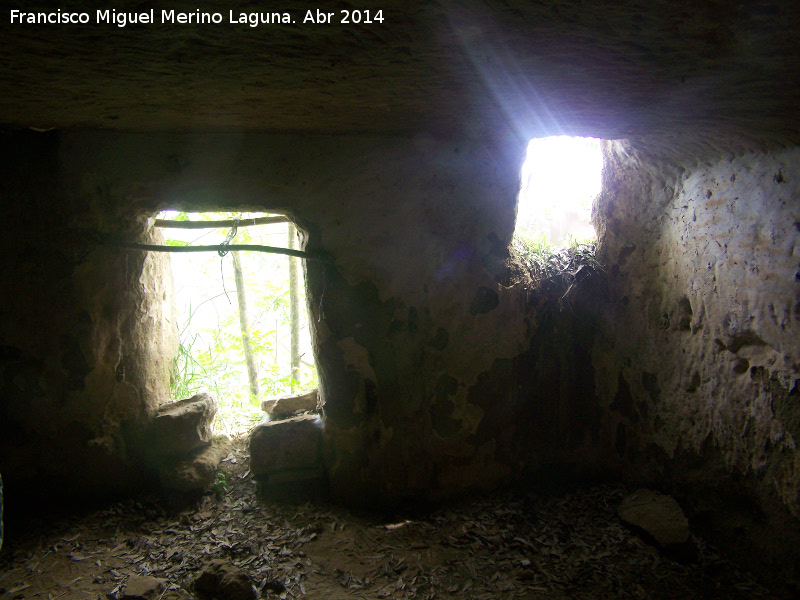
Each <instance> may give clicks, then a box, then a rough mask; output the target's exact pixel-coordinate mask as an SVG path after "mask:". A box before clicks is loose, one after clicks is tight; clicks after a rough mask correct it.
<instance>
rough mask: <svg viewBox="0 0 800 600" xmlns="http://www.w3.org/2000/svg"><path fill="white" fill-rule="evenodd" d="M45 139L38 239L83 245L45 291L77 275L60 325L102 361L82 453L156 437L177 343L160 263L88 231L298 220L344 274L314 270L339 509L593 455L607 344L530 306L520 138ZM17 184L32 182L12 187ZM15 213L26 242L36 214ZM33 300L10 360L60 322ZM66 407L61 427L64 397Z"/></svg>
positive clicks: (538, 294)
mask: <svg viewBox="0 0 800 600" xmlns="http://www.w3.org/2000/svg"><path fill="white" fill-rule="evenodd" d="M34 137H35V136H34ZM45 137H47V136H45ZM35 139H37V140H39V142H38V143H40V144H41V146H42V147H41V148H39V149H38V151H39V152H40V153H50V157H51V161H52V164H51V166H50V169H49V171H48V172H49V173H51V174H52V175H53V177H52V181H51V182H50V184H49V185H50V186H51V187H52V189H53V194H52V198H48V200H47V202H46V203H45V206H50V205H52V204H55V203H56V202H58V203H59V204H58V206H60V208H58V209H57V210H59V211H60V214H59V216H58V218H57V219H56V221H57V222H55V223H51V224H49V225H47V226H46V227H42V228H41V231H40V233H37V234H36V236H35V237H34V238H31V239H33V240H35V242H34V245H35V246H37V247H42V248H49V247H50V245H51V244H50V242H49V241H48V240H51V239H57V238H59V237H62V238H63V237H64V236H65V235H67V233H69V235H70V236H72V237H71V238H70V239H71V240H72V241H70V242H69V246H68V247H69V248H70V252H73V253H75V252H77V253H78V254H80V252H79V250H80V251H82V252H83V254H80V258H79V259H78V258H76V259H74V262H73V263H70V264H69V265H68V266H67V267H65V268H64V269H63V270H62V273H63V275H57V274H56V273H48V274H47V276H46V277H44V278H43V279H42V280H41V284H39V285H41V286H42V287H43V288H45V289H47V288H48V287H49V286H51V285H53V283H54V281H55V280H57V279H58V277H62V278H64V279H65V281H67V282H68V283H69V285H71V286H72V288H70V291H69V294H67V295H66V296H65V298H68V299H69V302H70V306H69V307H68V308H64V309H58V310H57V311H55V312H54V313H53V314H52V315H50V316H51V317H52V318H55V319H56V320H57V322H58V326H59V327H61V328H67V327H74V326H77V325H75V324H76V323H85V333H84V334H83V335H84V336H85V337H86V338H87V339H88V340H89V341H88V342H85V343H86V344H88V345H87V347H86V350H83V351H82V352H81V354H77V353H72V354H71V356H73V357H76V358H79V357H80V356H83V357H84V362H85V366H83V371H81V373H79V374H78V375H76V376H75V377H74V379H75V380H76V381H79V382H80V383H81V384H82V385H84V386H85V390H83V391H82V392H81V394H79V395H78V396H76V397H75V400H74V401H73V403H72V406H74V410H75V411H77V413H76V414H77V415H78V416H76V417H75V418H76V419H77V422H79V423H80V425H81V426H82V427H84V428H85V429H86V430H87V434H86V436H85V437H86V438H87V440H86V441H85V442H82V443H83V444H84V445H86V443H88V441H89V440H93V442H92V443H93V444H103V445H105V446H109V445H110V446H111V447H112V450H111V454H112V455H113V456H117V457H118V456H121V455H123V454H124V452H123V447H124V442H125V436H124V428H123V427H122V426H121V425H122V424H123V423H124V422H132V423H134V424H135V423H136V422H137V421H141V419H142V418H143V415H144V414H146V413H147V412H148V411H150V410H152V409H153V408H154V406H155V405H156V404H157V403H158V402H159V401H160V399H161V398H163V397H166V396H165V393H166V392H165V388H164V387H163V386H164V385H165V384H164V380H165V373H166V367H167V362H168V361H167V357H168V356H169V352H166V350H168V349H169V344H170V343H172V342H171V341H170V340H168V339H167V334H166V332H167V330H168V323H169V320H168V314H167V309H166V307H167V305H168V295H169V286H168V283H167V281H166V278H165V277H163V276H162V275H159V273H162V271H160V269H162V266H163V260H164V259H163V257H162V256H161V255H157V254H151V255H147V257H146V258H145V257H144V255H142V254H141V253H139V252H130V251H121V250H118V249H115V248H113V247H109V246H103V245H92V244H91V243H90V242H91V240H92V236H93V235H95V234H97V233H98V232H99V233H101V234H104V235H106V234H109V233H111V234H114V235H116V236H117V237H119V238H122V239H126V240H128V241H142V240H144V241H146V240H147V239H148V236H151V235H154V234H152V233H151V232H149V230H148V224H149V223H150V222H149V221H148V220H147V219H148V217H150V216H152V215H153V214H154V213H155V212H156V211H157V210H159V209H162V208H165V207H173V208H183V209H189V210H208V209H222V208H245V207H250V208H260V209H263V210H282V211H284V212H287V213H289V214H290V215H291V216H292V217H293V218H294V219H295V220H296V222H297V223H298V224H299V225H300V227H301V228H303V229H304V231H305V234H306V238H307V242H306V249H307V250H308V251H310V252H316V253H320V254H321V255H324V256H325V257H326V258H327V260H328V262H327V263H326V264H325V265H324V266H323V265H322V264H321V263H319V262H311V261H309V262H307V263H306V269H307V281H308V285H309V294H308V298H309V310H310V312H311V316H312V319H311V321H312V325H313V329H314V331H313V339H314V344H315V351H316V358H317V362H318V365H319V368H320V376H321V388H320V393H321V399H322V401H323V403H324V419H323V421H324V429H323V458H324V460H325V464H326V467H327V473H328V476H329V479H330V483H331V489H332V491H333V494H334V496H335V497H337V498H339V499H340V500H344V501H347V502H351V503H370V502H383V503H397V502H402V501H404V500H409V501H415V500H418V499H431V498H442V497H447V496H452V495H454V494H458V493H463V492H465V491H466V490H471V489H490V488H492V487H495V486H497V485H498V484H500V483H502V482H506V481H509V480H511V479H512V478H513V477H515V476H518V475H519V474H520V473H523V472H527V471H532V470H534V469H536V468H537V467H539V466H541V465H542V464H552V463H553V462H563V461H567V462H571V463H575V464H577V463H580V462H582V461H583V460H584V459H586V457H590V456H593V454H592V452H591V451H590V447H591V444H592V438H593V436H595V437H596V435H597V423H598V418H599V413H597V411H596V410H594V408H593V407H594V405H595V402H594V392H593V380H592V375H591V372H590V371H589V372H587V371H585V370H584V369H583V364H586V363H588V359H589V348H590V347H591V340H592V339H593V336H594V331H595V329H596V328H595V326H594V324H593V323H592V322H591V319H590V318H589V317H588V312H587V311H586V307H585V306H583V305H581V303H578V306H576V307H574V312H570V313H567V312H560V311H559V310H558V308H557V303H558V300H559V298H560V294H559V293H558V291H557V290H549V291H548V290H539V291H534V290H531V289H530V288H529V286H528V285H527V282H526V279H525V277H524V276H523V274H522V273H521V271H520V270H519V268H518V266H515V265H514V264H513V258H512V257H510V255H509V252H508V243H509V241H510V238H511V235H512V232H513V227H514V217H515V205H516V194H517V191H518V189H519V170H520V167H521V163H522V159H523V156H524V151H525V143H524V141H523V140H520V141H519V143H512V144H510V145H508V146H503V145H502V144H497V143H494V142H488V141H487V142H476V141H463V140H459V141H454V140H448V139H435V138H433V137H429V136H416V137H410V138H381V137H329V136H319V137H307V136H306V137H301V136H287V135H283V136H275V135H261V136H259V135H249V136H241V135H134V134H126V135H121V134H102V133H96V134H81V133H65V134H61V135H54V136H50V137H49V138H48V139H47V140H43V139H42V138H35ZM32 152H33V151H32ZM36 160H40V159H39V158H35V159H34V163H33V165H34V166H33V167H32V168H34V170H35V161H36ZM8 177H9V180H12V181H19V180H20V176H19V174H17V173H15V172H12V171H9V175H8ZM24 181H25V182H26V185H27V186H28V188H25V189H26V190H27V191H28V193H29V195H32V194H35V193H38V188H37V186H38V185H40V184H39V183H37V182H35V181H34V179H33V178H31V179H29V180H27V179H25V180H24ZM16 202H17V203H16V204H15V206H16V208H15V210H17V211H18V212H19V213H20V214H19V215H18V217H19V219H18V222H17V224H16V228H17V229H18V230H19V231H20V232H22V231H24V230H25V229H26V227H28V224H27V223H26V221H25V220H24V219H23V218H22V217H23V216H24V215H23V214H22V213H24V210H23V208H22V207H23V206H24V204H23V202H24V200H22V199H18V200H16ZM111 224H113V226H112V225H111ZM62 231H63V232H65V233H63V234H62V233H59V232H62ZM54 232H56V233H54ZM25 235H28V234H27V233H26V234H25ZM41 252H42V255H41V256H40V258H39V259H38V260H40V261H42V262H45V261H46V259H45V256H46V253H45V251H44V250H42V251H41ZM16 261H23V258H22V257H18V258H15V259H14V261H12V262H16ZM13 278H14V276H13V275H12V274H11V273H7V279H9V280H13ZM73 288H74V289H73ZM37 289H38V288H36V287H35V286H34V284H33V283H31V282H29V283H26V284H19V293H18V296H19V297H20V298H21V297H24V298H25V301H24V302H20V303H19V305H16V306H15V308H14V310H16V311H17V312H18V313H19V314H20V315H22V316H23V317H24V319H27V321H18V322H17V324H16V325H14V326H11V325H9V331H7V332H6V333H4V336H3V339H4V340H5V341H4V343H5V344H6V345H7V346H10V347H21V346H20V344H22V341H20V340H23V339H24V338H26V336H27V335H28V331H29V330H33V331H36V319H37V318H38V315H39V313H41V312H48V311H47V307H46V306H45V305H44V304H39V303H38V302H35V301H34V302H32V301H31V298H37V297H38V294H37V293H35V292H36V290H37ZM83 313H86V314H83ZM87 315H88V316H87ZM576 315H583V316H581V317H578V316H576ZM584 317H585V318H584ZM54 331H56V330H55V329H54V328H46V329H44V330H40V333H39V334H38V335H39V338H40V347H39V348H38V349H31V350H30V354H31V355H32V356H33V357H35V358H36V360H43V359H41V358H40V357H42V356H47V354H48V352H52V349H51V345H52V344H53V339H54V338H53V332H54ZM56 339H57V338H56ZM12 340H14V341H12ZM162 351H163V352H162ZM575 357H579V358H580V362H576V361H575ZM148 361H150V362H148ZM9 373H10V372H9ZM9 379H13V376H11V375H9ZM67 379H68V378H67ZM159 385H160V386H162V387H159ZM51 396H52V399H50V400H48V402H49V404H47V405H46V406H45V408H44V410H45V411H46V410H49V407H50V406H51V405H52V404H57V402H58V400H56V398H57V397H58V398H60V397H61V396H57V395H51ZM62 396H63V395H62ZM15 398H16V399H15V400H14V401H12V402H10V404H12V405H15V406H17V407H18V414H16V416H15V419H16V420H15V421H13V422H14V423H19V424H21V425H26V424H29V423H31V422H39V421H41V420H42V419H41V414H43V413H39V410H38V405H37V404H36V403H35V402H34V401H32V399H30V398H28V397H26V396H24V395H19V394H18V396H17V397H15ZM48 398H50V396H48ZM573 398H578V400H576V401H573ZM4 404H7V403H4ZM10 422H11V421H10ZM10 428H12V429H13V428H16V429H19V427H16V426H15V427H10ZM89 432H91V433H89ZM58 435H59V434H58V432H57V431H55V432H54V433H53V437H58ZM73 454H74V452H72V451H69V452H65V455H69V456H72V455H73ZM581 457H584V458H581ZM17 458H19V457H17ZM6 460H11V459H6ZM14 460H16V459H14ZM76 460H77V459H76ZM19 464H20V465H22V464H28V465H30V464H34V465H39V464H47V461H46V460H44V459H42V458H30V459H28V460H27V462H26V461H21V462H20V463H19ZM0 467H2V469H3V472H4V474H5V472H6V468H5V467H4V466H3V465H2V464H0ZM98 480H102V477H101V478H98Z"/></svg>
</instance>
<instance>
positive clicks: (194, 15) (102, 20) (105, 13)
mask: <svg viewBox="0 0 800 600" xmlns="http://www.w3.org/2000/svg"><path fill="white" fill-rule="evenodd" d="M340 12H342V13H343V14H342V15H341V17H340V18H339V19H337V18H336V17H334V13H333V12H327V13H326V12H325V11H322V10H319V9H317V10H306V11H305V16H304V18H303V21H302V22H303V23H324V24H331V23H332V22H337V21H338V22H340V23H347V22H355V23H358V22H361V23H371V22H378V23H382V22H383V14H382V12H383V11H368V10H363V11H360V10H349V11H340ZM356 13H358V14H356ZM370 13H372V14H370ZM157 15H158V16H160V17H161V20H160V23H162V24H168V23H172V24H180V25H190V24H191V25H202V24H214V25H218V24H220V23H222V22H223V16H222V13H218V12H202V11H200V10H199V9H198V10H195V11H194V12H179V11H176V10H161V11H156V10H154V9H150V10H149V11H145V12H122V11H117V10H115V9H110V10H109V9H106V10H97V11H95V20H94V23H97V24H113V25H116V26H118V27H125V26H126V25H131V24H142V25H147V24H152V23H155V22H156V16H157ZM337 16H338V15H337ZM356 18H357V20H356ZM91 22H92V18H91V15H90V14H89V13H88V12H69V11H62V10H61V9H58V10H54V11H50V12H45V11H40V12H26V11H21V10H12V11H11V23H12V24H31V25H35V24H40V25H47V24H50V25H60V24H64V25H66V24H74V25H86V24H88V23H91ZM295 22H296V21H295V20H294V19H293V17H292V15H291V14H290V13H288V12H248V13H245V12H240V13H237V12H234V11H232V10H231V11H229V17H228V21H227V23H230V24H236V25H239V24H241V25H249V26H250V27H257V26H258V25H261V24H291V23H295Z"/></svg>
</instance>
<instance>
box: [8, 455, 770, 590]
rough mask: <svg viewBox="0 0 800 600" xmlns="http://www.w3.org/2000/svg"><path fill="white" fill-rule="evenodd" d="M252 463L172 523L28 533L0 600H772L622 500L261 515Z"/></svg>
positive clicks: (228, 464) (11, 546)
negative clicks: (659, 541) (670, 548)
mask: <svg viewBox="0 0 800 600" xmlns="http://www.w3.org/2000/svg"><path fill="white" fill-rule="evenodd" d="M247 460H248V457H247V453H246V443H245V442H244V440H239V441H238V442H237V443H236V447H235V449H234V450H233V451H232V452H231V453H230V454H229V455H228V457H227V458H226V459H225V460H224V461H223V464H222V467H221V472H222V473H224V475H222V476H220V478H219V479H218V483H217V484H215V486H214V489H213V490H210V491H209V492H208V493H207V494H206V495H204V496H203V497H202V498H201V499H200V500H199V501H198V502H197V503H194V504H193V505H192V506H191V508H188V509H184V510H181V511H179V512H176V511H175V510H174V509H169V508H168V507H167V505H165V504H164V503H163V502H161V501H159V500H157V499H138V500H128V501H125V502H121V503H117V504H114V505H111V506H108V507H106V508H104V509H102V510H98V511H96V512H93V513H91V514H87V515H84V516H81V517H70V518H61V519H59V520H57V521H52V520H48V521H45V520H37V521H36V522H31V523H29V524H27V525H26V528H25V532H24V533H23V534H21V535H17V536H16V537H14V538H7V539H6V542H7V546H6V547H4V548H3V551H2V553H0V597H2V598H13V599H20V600H22V599H28V598H30V599H33V598H38V599H46V600H55V599H67V600H71V599H81V600H89V599H91V600H95V599H98V600H106V599H108V600H123V599H124V598H141V597H144V598H147V599H148V600H176V599H187V598H203V597H206V598H208V597H216V598H218V600H239V599H240V598H242V599H244V598H247V599H248V600H249V599H256V598H299V597H304V598H316V599H326V600H339V599H341V600H344V599H356V598H358V599H369V600H371V599H377V598H394V599H433V598H441V599H447V598H459V599H467V600H469V599H474V600H478V599H480V600H490V599H491V600H494V599H502V600H514V599H557V600H566V599H572V600H579V599H580V600H582V599H589V598H592V599H602V598H633V599H637V600H638V599H648V598H652V599H679V598H680V599H693V598H697V599H699V598H708V599H711V598H719V599H720V600H721V599H725V600H731V599H745V598H748V599H749V598H777V597H778V596H775V595H772V594H770V592H769V591H768V590H767V589H765V588H764V587H762V586H760V585H759V584H757V583H756V582H755V580H754V578H753V577H752V576H751V575H750V574H749V573H747V572H743V571H742V570H740V569H738V568H736V567H735V566H733V565H732V564H730V563H728V562H727V561H726V560H724V559H723V558H721V557H720V556H719V555H718V554H717V552H716V551H715V549H714V548H713V547H711V546H710V545H709V544H706V543H705V542H704V541H703V540H702V539H695V541H696V543H697V546H698V550H699V553H698V554H699V557H698V559H697V561H696V562H693V563H690V564H680V563H678V562H675V561H673V560H671V559H670V558H668V557H666V556H664V555H663V554H662V553H661V552H660V551H659V550H657V549H656V548H654V547H652V546H650V545H648V544H647V543H645V542H644V541H642V540H641V539H640V538H639V537H638V536H637V535H636V534H635V533H633V532H631V531H629V530H628V529H627V528H626V527H624V526H623V525H622V523H621V522H620V521H619V519H618V518H617V516H616V507H617V505H618V504H619V502H620V500H621V499H622V498H623V496H624V495H625V494H626V493H628V491H629V490H623V489H617V488H614V487H596V488H591V489H582V490H577V491H575V490H573V491H572V492H570V493H565V492H561V493H556V494H541V493H532V492H527V493H521V492H514V493H511V492H506V493H503V494H499V495H495V496H491V497H486V498H481V499H478V500H474V501H469V502H462V503H460V504H458V505H452V506H449V507H447V508H439V509H435V510H433V511H432V512H428V513H426V514H424V516H416V517H406V518H399V517H395V518H393V519H391V520H388V521H387V520H386V519H381V518H377V517H375V516H364V515H356V514H353V513H352V512H349V511H347V510H345V509H342V508H339V507H334V506H329V505H326V504H322V503H306V504H302V505H297V504H294V505H292V504H281V503H277V502H273V501H268V500H264V499H263V498H262V497H260V496H259V495H258V494H257V490H256V484H255V482H254V481H253V480H252V478H251V477H250V476H249V469H248V467H247ZM214 569H217V570H219V569H222V570H223V571H224V572H226V573H228V574H229V575H230V576H231V577H233V576H237V575H238V579H237V581H238V582H239V583H244V585H240V586H239V587H238V588H237V587H235V586H234V587H229V588H223V587H219V588H216V591H213V590H214V588H211V589H212V591H211V592H210V595H209V593H207V594H206V595H205V596H204V595H203V589H209V588H208V586H204V585H202V584H200V583H198V580H199V579H200V578H201V575H202V574H203V573H204V572H205V573H206V576H207V577H206V583H207V582H208V581H209V579H208V576H209V574H212V573H214V572H218V571H214ZM141 576H151V577H155V578H159V579H162V580H164V584H165V585H164V586H162V587H157V588H155V589H154V590H152V591H151V592H150V595H148V596H131V595H129V592H130V591H131V590H133V588H134V587H136V586H137V585H141V584H142V583H143V582H144V583H147V582H152V580H151V579H147V578H143V577H141ZM211 580H213V577H212V578H211ZM220 585H221V584H220ZM126 594H128V595H126Z"/></svg>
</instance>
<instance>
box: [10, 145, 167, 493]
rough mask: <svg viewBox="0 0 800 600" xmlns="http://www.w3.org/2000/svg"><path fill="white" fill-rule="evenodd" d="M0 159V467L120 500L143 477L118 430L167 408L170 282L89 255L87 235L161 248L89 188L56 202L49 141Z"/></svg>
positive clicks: (147, 258) (138, 266)
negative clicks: (130, 238) (99, 233)
mask: <svg viewBox="0 0 800 600" xmlns="http://www.w3.org/2000/svg"><path fill="white" fill-rule="evenodd" d="M23 139H24V141H23ZM0 147H2V151H1V152H2V156H3V160H2V161H1V162H2V167H1V168H2V177H0V180H1V181H2V182H1V183H0V197H1V198H2V201H0V207H1V208H0V211H2V213H3V215H4V218H3V225H2V235H1V236H0V247H1V248H2V253H3V256H4V260H3V261H2V266H0V280H2V282H3V283H2V285H3V294H2V295H1V296H2V297H0V314H2V316H3V318H2V319H0V382H1V383H0V389H2V400H1V401H0V468H1V469H2V471H3V475H4V476H5V477H6V482H7V484H13V485H14V487H15V488H17V489H18V490H20V489H26V488H30V487H31V486H33V487H37V486H47V487H51V486H53V485H58V486H60V487H61V489H63V490H64V491H65V493H68V491H69V490H72V491H76V490H77V491H80V492H81V493H92V492H97V493H98V494H108V493H115V492H116V491H119V490H122V489H129V488H130V487H131V486H132V485H136V483H137V482H140V481H143V480H144V479H143V478H142V476H141V473H140V471H139V468H138V466H137V465H135V464H132V463H131V461H130V460H129V458H130V457H129V450H130V448H129V447H128V442H127V441H126V439H125V436H124V435H123V429H124V426H125V424H127V423H133V422H142V421H143V420H144V419H145V417H146V415H147V414H148V412H149V411H150V410H152V409H154V408H155V407H156V406H157V405H158V404H159V403H160V402H161V401H163V400H164V399H167V398H169V369H170V367H171V363H172V356H173V355H174V353H175V351H176V350H177V332H176V325H175V322H174V319H173V316H172V311H171V295H172V279H171V274H170V272H169V270H168V262H167V261H166V260H165V258H164V257H163V256H159V255H146V254H145V253H129V252H120V251H117V250H113V249H110V248H105V247H101V246H98V245H96V244H95V243H94V240H93V239H92V237H91V234H89V233H87V231H86V230H87V228H89V229H91V230H98V229H103V230H105V231H131V230H135V231H137V232H139V235H141V239H143V240H150V241H152V242H155V243H158V242H159V241H160V240H161V238H160V236H158V235H157V234H155V233H153V232H149V233H148V232H145V231H143V230H142V229H141V220H137V218H136V216H134V215H130V214H126V211H125V208H124V203H120V202H118V201H115V200H112V199H111V198H110V197H109V196H108V195H107V194H106V190H103V189H101V187H97V188H95V189H96V192H97V194H96V196H95V197H94V198H92V200H88V199H86V198H83V199H79V198H76V197H74V196H72V197H71V199H69V200H68V199H67V194H66V193H65V192H64V190H63V189H62V188H61V186H60V184H59V183H58V181H57V178H58V173H59V166H58V158H57V154H58V153H57V150H56V148H57V143H55V144H54V139H53V137H52V136H46V135H39V136H35V137H28V136H22V138H19V137H16V136H13V135H4V136H3V137H2V144H0ZM84 200H86V201H85V202H84ZM43 202H51V204H48V205H47V207H46V208H45V205H44V204H43ZM155 299H157V300H155ZM37 482H38V483H37ZM17 483H20V485H17ZM20 501H21V502H24V500H22V498H20Z"/></svg>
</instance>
